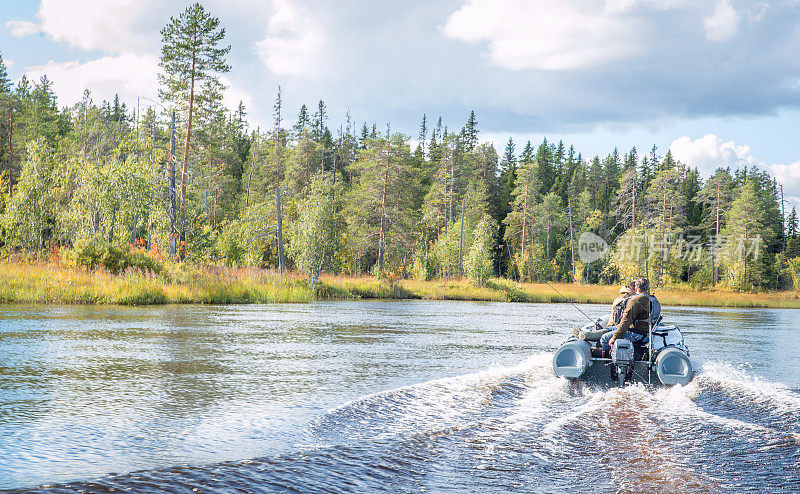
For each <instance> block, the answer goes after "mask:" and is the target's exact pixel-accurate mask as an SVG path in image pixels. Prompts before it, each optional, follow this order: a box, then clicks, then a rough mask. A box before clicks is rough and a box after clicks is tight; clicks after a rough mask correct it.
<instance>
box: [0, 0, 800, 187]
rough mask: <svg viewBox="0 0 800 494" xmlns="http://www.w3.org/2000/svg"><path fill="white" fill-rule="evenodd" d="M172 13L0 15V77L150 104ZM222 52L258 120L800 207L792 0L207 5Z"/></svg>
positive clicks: (46, 8)
mask: <svg viewBox="0 0 800 494" xmlns="http://www.w3.org/2000/svg"><path fill="white" fill-rule="evenodd" d="M187 4H188V2H185V1H177V0H159V1H155V0H105V1H90V0H41V1H5V2H2V3H0V19H3V21H2V24H0V47H2V55H3V57H4V58H5V59H6V60H7V61H8V62H9V65H10V70H9V72H10V73H11V75H12V77H13V78H15V79H17V78H18V77H20V76H21V75H22V74H28V75H29V76H30V77H35V78H38V77H39V76H40V75H41V74H43V73H46V74H47V75H48V77H50V78H51V79H52V80H53V81H54V83H55V88H56V92H57V94H58V96H59V101H60V103H61V104H71V103H74V102H75V101H77V100H78V99H79V98H80V97H81V93H82V92H83V89H84V88H88V89H90V90H91V91H92V93H93V95H94V97H95V98H96V99H103V98H106V99H110V98H112V97H113V95H114V94H115V93H119V94H120V95H121V97H123V99H124V100H125V101H127V102H128V104H129V105H131V104H133V105H135V101H136V96H143V97H149V98H155V95H156V92H157V85H156V73H157V61H158V55H159V43H160V35H159V30H160V29H161V27H162V26H163V25H164V24H165V23H166V22H167V21H168V19H169V17H170V16H173V15H177V14H178V13H179V12H180V11H182V10H183V8H185V7H186V5H187ZM204 4H205V5H206V7H207V8H208V9H209V10H210V11H211V12H212V13H213V14H214V15H216V16H218V17H220V19H221V21H222V23H223V26H225V27H226V29H227V33H228V36H227V41H228V42H229V43H230V44H231V45H232V51H231V54H230V57H229V62H230V64H231V65H232V70H231V72H230V73H229V74H226V76H225V78H226V82H227V84H228V85H229V89H228V94H227V99H226V101H227V103H228V104H229V106H231V107H232V106H234V105H235V104H236V103H237V102H238V101H239V100H243V101H244V102H245V104H246V106H247V108H248V111H249V119H250V120H251V122H252V123H253V125H254V126H256V125H259V124H260V125H268V122H269V121H270V120H271V119H270V113H271V107H272V101H273V99H274V95H275V90H276V87H277V85H278V84H280V85H281V86H282V88H283V94H284V100H285V101H284V102H285V108H286V109H287V113H288V115H287V116H288V117H289V118H290V119H292V118H294V116H295V115H296V114H297V110H298V109H299V107H300V105H301V104H303V103H306V104H308V105H309V106H315V105H316V102H317V101H319V100H320V99H323V100H325V102H326V103H327V106H328V110H329V114H330V123H331V126H335V125H338V123H339V122H341V121H342V120H343V119H344V113H345V111H346V110H347V109H349V110H350V112H351V114H352V116H353V119H354V120H355V121H356V122H359V123H360V122H363V121H365V120H366V121H368V122H373V121H375V122H377V123H378V125H379V127H380V128H385V125H386V123H387V122H390V123H391V126H392V128H393V129H395V130H399V131H403V132H405V133H407V134H409V135H412V136H416V134H417V132H418V130H417V128H418V125H419V120H420V118H421V116H422V114H423V113H425V114H427V115H428V116H429V118H432V119H435V118H436V117H438V116H439V115H441V116H442V117H444V121H445V123H447V124H448V125H450V127H451V128H460V127H461V126H462V125H463V123H464V121H465V120H466V117H467V115H468V113H469V111H470V110H475V112H476V114H477V116H478V121H479V128H480V129H481V135H480V137H482V138H483V139H485V140H491V141H493V142H495V143H496V144H497V145H498V147H502V145H503V144H504V143H505V141H506V140H507V139H508V137H510V136H511V137H513V138H514V139H515V141H517V142H518V143H519V144H518V149H521V147H522V144H523V143H524V141H525V140H527V139H531V140H533V141H534V142H536V141H540V140H541V138H542V137H543V136H545V135H546V136H547V137H548V138H550V139H551V140H558V139H563V140H564V141H565V142H567V143H571V144H574V145H575V146H576V149H577V150H578V151H581V152H582V153H583V154H584V156H592V155H595V154H599V155H603V154H606V153H608V152H609V151H610V150H611V149H612V148H613V147H614V146H617V147H619V148H620V149H621V150H622V151H627V150H628V149H630V148H631V147H632V146H636V147H637V148H638V149H639V151H640V152H644V151H646V150H648V149H649V148H650V147H651V146H652V145H653V144H656V145H657V146H658V147H659V150H660V152H661V153H664V152H666V150H667V149H672V150H673V152H674V153H675V154H676V156H677V157H678V158H680V159H681V160H682V161H684V162H686V163H687V164H690V165H692V166H698V167H699V168H700V169H701V171H703V172H704V173H705V174H707V173H709V172H710V171H711V170H713V169H714V168H716V167H717V166H724V165H733V166H736V165H741V164H755V165H758V166H762V167H764V168H765V169H768V170H770V171H771V172H772V173H774V174H775V175H776V177H777V178H778V179H779V181H781V182H782V183H783V184H784V186H785V188H786V192H787V195H788V196H791V197H792V200H793V201H796V200H797V198H798V197H800V148H798V146H797V145H796V138H795V136H797V135H798V133H800V57H799V56H798V54H800V1H798V0H776V1H741V0H712V1H697V0H561V1H559V2H551V1H542V0H539V1H537V0H527V1H526V0H445V1H421V0H420V1H416V0H412V1H406V2H374V1H369V0H341V1H337V2H313V1H307V0H272V1H264V0H236V1H234V0H227V1H223V0H208V1H206V2H204Z"/></svg>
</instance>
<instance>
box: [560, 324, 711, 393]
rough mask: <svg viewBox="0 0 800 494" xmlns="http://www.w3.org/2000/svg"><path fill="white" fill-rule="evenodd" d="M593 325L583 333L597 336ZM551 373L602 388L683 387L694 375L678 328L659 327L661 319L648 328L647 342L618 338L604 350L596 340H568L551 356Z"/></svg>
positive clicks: (687, 351)
mask: <svg viewBox="0 0 800 494" xmlns="http://www.w3.org/2000/svg"><path fill="white" fill-rule="evenodd" d="M595 324H596V323H591V324H589V325H587V326H586V327H584V328H583V331H584V332H585V333H584V334H586V333H597V332H596V331H592V330H593V329H594V327H595ZM597 339H599V338H597ZM553 372H554V373H555V375H556V376H560V377H565V378H567V379H569V380H574V381H584V382H587V383H589V384H593V385H601V386H625V385H626V384H628V383H636V382H638V383H644V384H650V385H658V386H673V385H675V384H680V385H682V386H685V385H687V384H689V382H691V380H692V378H694V374H695V370H694V369H693V367H692V362H691V360H690V359H689V348H688V347H687V346H686V343H685V342H684V339H683V334H681V331H680V329H678V327H677V326H675V325H667V324H662V323H661V319H660V318H659V320H658V321H657V322H656V323H655V324H653V325H652V326H651V327H650V329H649V338H648V340H647V342H645V343H633V342H631V341H630V340H627V339H619V340H616V341H615V342H614V345H613V346H612V348H611V350H610V351H608V350H606V351H603V349H602V348H601V347H600V342H599V341H594V342H592V341H586V340H583V339H579V338H575V337H570V338H569V339H568V340H567V341H565V342H564V343H563V344H562V345H561V346H560V347H559V348H558V350H556V353H555V355H553Z"/></svg>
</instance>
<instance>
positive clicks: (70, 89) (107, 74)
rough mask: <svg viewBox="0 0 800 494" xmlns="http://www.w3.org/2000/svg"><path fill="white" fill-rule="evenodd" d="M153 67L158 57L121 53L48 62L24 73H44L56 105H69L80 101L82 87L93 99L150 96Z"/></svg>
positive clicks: (153, 89) (154, 89) (153, 91)
mask: <svg viewBox="0 0 800 494" xmlns="http://www.w3.org/2000/svg"><path fill="white" fill-rule="evenodd" d="M157 70H158V59H157V58H156V57H154V56H152V55H141V54H135V53H121V54H119V55H113V56H105V57H102V58H99V59H97V60H92V61H89V62H85V63H81V62H78V61H71V62H53V61H51V62H48V63H47V64H45V65H40V66H36V67H30V68H28V69H27V70H26V74H27V76H28V78H30V79H33V80H38V79H39V78H40V77H41V76H42V75H45V74H46V75H47V77H48V79H50V80H51V81H53V87H54V90H55V93H56V95H57V96H58V102H59V104H61V105H72V104H74V103H77V102H78V101H80V100H81V98H82V96H83V91H84V89H86V88H88V89H89V90H91V91H92V96H93V98H94V99H95V101H98V100H101V99H106V100H111V99H112V98H113V97H114V95H115V94H119V95H120V97H121V98H123V99H124V100H125V101H128V102H131V101H135V100H136V97H137V96H147V97H150V98H154V97H155V95H156V92H157V89H158V81H157V77H156V74H157Z"/></svg>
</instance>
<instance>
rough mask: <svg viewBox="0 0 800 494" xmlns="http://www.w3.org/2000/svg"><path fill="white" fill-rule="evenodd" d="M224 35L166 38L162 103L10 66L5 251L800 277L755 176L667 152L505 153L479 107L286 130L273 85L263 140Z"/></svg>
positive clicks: (187, 21) (196, 9)
mask: <svg viewBox="0 0 800 494" xmlns="http://www.w3.org/2000/svg"><path fill="white" fill-rule="evenodd" d="M218 24H219V23H218V20H216V19H215V18H213V17H211V16H210V14H208V13H207V12H206V11H205V10H204V8H203V7H202V6H200V5H198V4H195V5H193V6H191V7H189V8H188V9H187V10H186V11H185V12H183V13H182V14H180V16H179V17H177V18H172V19H171V20H170V22H169V23H168V24H167V26H166V27H165V28H164V30H163V31H162V36H163V39H162V47H163V48H162V58H161V69H162V76H161V77H160V80H161V85H162V88H161V93H160V99H161V103H159V104H158V105H153V104H151V103H149V101H144V100H142V101H140V102H138V104H137V105H136V107H135V108H132V107H131V106H127V105H126V104H125V103H123V102H120V100H119V98H115V99H114V101H113V102H111V103H109V102H105V101H104V102H102V103H101V104H99V105H98V104H96V103H95V102H94V101H93V100H92V97H91V94H90V93H89V92H88V91H86V92H85V94H84V98H83V100H82V101H81V102H79V103H77V104H76V105H74V106H71V107H64V108H59V107H58V105H57V100H56V96H55V95H54V94H53V90H52V84H51V82H50V81H49V80H48V79H47V77H46V76H43V77H42V78H41V79H40V80H39V81H38V82H33V83H32V82H30V81H28V80H27V79H26V78H25V77H22V79H21V80H20V81H19V82H18V83H17V84H16V85H13V84H12V83H11V81H9V78H8V76H7V71H6V68H5V66H4V65H3V63H2V58H0V141H1V144H0V166H2V175H1V176H0V189H1V190H2V193H0V214H2V216H1V217H2V223H1V224H0V245H1V246H2V247H1V248H2V251H3V253H4V254H5V255H9V254H14V253H18V254H19V253H26V254H27V255H38V256H51V255H53V253H54V252H56V251H57V250H58V249H76V248H82V247H83V246H85V245H86V244H87V243H105V244H116V245H117V246H128V245H130V246H131V247H130V248H132V249H138V250H142V251H147V252H148V253H149V254H150V255H152V256H159V257H171V258H175V259H189V260H193V261H196V262H200V263H225V264H228V265H253V266H259V267H263V268H275V269H278V270H281V271H283V270H285V269H296V270H301V271H303V272H307V273H309V282H310V283H311V284H312V285H313V284H315V283H316V280H317V278H318V277H319V275H320V273H321V272H330V273H336V274H339V273H344V274H354V275H355V274H363V273H373V274H375V275H377V276H383V277H389V278H403V277H416V278H421V279H431V278H437V277H461V276H465V277H471V278H475V279H477V280H481V281H483V280H485V279H487V278H488V277H491V276H501V277H509V278H513V279H518V280H523V281H535V280H538V281H542V280H548V281H583V282H589V283H596V282H604V283H613V282H619V281H621V280H627V279H629V278H631V277H633V276H635V275H647V276H649V277H650V278H651V279H652V280H653V283H654V284H655V285H666V284H680V283H686V284H690V285H692V286H696V287H705V286H711V285H714V284H723V285H726V286H729V287H733V288H738V289H753V288H787V287H789V286H791V285H792V283H793V280H797V279H798V273H799V272H800V260H798V255H800V240H798V221H797V213H796V211H795V210H794V208H793V209H792V210H791V211H784V210H783V205H782V192H781V190H780V187H779V185H778V184H777V183H776V181H775V179H774V178H773V177H771V176H770V175H769V174H768V173H767V172H765V171H763V170H761V169H758V168H755V167H753V168H740V169H736V170H731V169H729V168H726V169H719V170H717V171H716V172H715V173H714V174H713V175H712V176H711V177H709V178H707V179H705V180H703V179H702V178H701V177H700V175H699V173H698V170H697V168H692V167H691V164H690V163H681V162H678V161H676V160H675V159H674V158H673V157H672V155H671V153H670V152H667V153H666V154H665V155H663V156H662V155H660V154H659V153H658V150H657V149H656V147H655V146H654V147H653V148H652V149H650V150H648V151H647V152H646V153H640V152H639V151H638V150H637V149H636V148H633V149H631V150H629V151H628V152H625V153H620V152H619V151H618V150H617V149H614V150H613V151H612V152H611V153H610V154H608V155H607V156H605V157H598V156H595V157H592V158H586V157H584V156H582V155H581V154H580V153H579V152H577V151H576V150H575V149H574V148H573V147H572V146H568V145H566V144H564V143H563V142H561V141H559V142H550V141H548V140H547V139H545V140H544V141H542V142H541V143H539V144H538V145H534V144H532V143H531V142H530V141H528V142H526V143H524V144H523V143H515V142H514V141H513V140H512V139H509V140H508V143H507V144H506V146H505V149H503V150H502V152H501V153H498V151H497V150H496V149H495V148H494V147H493V146H492V145H491V144H489V143H485V142H481V141H480V139H479V130H478V122H477V118H476V115H475V113H474V112H470V113H469V115H468V118H467V119H466V123H465V124H464V125H463V126H458V127H455V128H451V127H448V126H447V125H446V124H445V123H444V122H443V121H442V119H441V118H438V119H435V120H433V121H432V120H430V119H429V118H428V117H427V116H423V117H422V121H421V124H420V128H419V134H418V135H417V136H414V137H415V139H414V141H415V142H417V143H418V144H417V145H416V147H415V148H412V147H411V144H410V143H411V138H410V137H409V136H407V135H403V134H400V133H396V132H392V130H391V129H390V128H389V126H388V125H387V126H386V127H383V126H381V127H380V128H379V127H378V126H377V125H376V124H374V123H372V124H367V123H363V124H362V125H358V124H356V123H355V122H354V121H353V120H352V119H351V118H350V116H349V113H348V115H347V118H346V120H345V121H344V122H341V123H340V124H336V125H334V124H331V123H330V122H329V121H328V117H327V108H326V106H325V104H324V103H323V102H322V101H320V102H319V103H318V105H316V106H315V107H314V108H313V109H312V110H310V109H309V108H307V107H306V106H305V105H303V107H302V108H301V109H300V111H299V115H298V116H297V118H296V120H295V121H294V122H293V123H292V124H291V126H290V125H287V124H286V120H285V116H284V113H285V112H284V108H283V105H282V100H281V94H280V88H278V93H277V97H276V99H275V102H274V109H275V111H274V115H275V119H274V124H273V125H272V128H271V129H269V130H266V129H261V130H254V129H251V128H250V127H249V126H248V123H247V120H246V116H247V115H246V109H245V107H244V105H243V104H241V103H240V104H239V106H238V108H236V109H235V111H233V112H231V111H230V110H229V109H227V108H225V107H224V105H223V104H222V92H223V91H224V86H222V85H221V84H220V82H219V80H218V78H217V77H216V75H215V74H218V73H222V72H225V71H227V70H228V67H227V65H226V64H225V60H224V57H225V55H226V54H227V50H228V49H229V47H224V46H221V45H220V43H221V42H222V41H223V39H224V34H225V33H224V29H221V28H219V26H218ZM198 26H200V27H198ZM191 29H201V30H202V29H205V30H206V32H205V35H204V36H199V37H198V39H199V41H198V43H201V44H198V45H197V46H196V47H194V48H192V47H191V46H189V47H188V48H187V44H186V43H185V42H183V41H185V39H186V38H185V37H181V36H182V34H181V33H185V32H188V31H189V30H191ZM181 40H183V41H181ZM202 43H204V44H202ZM191 57H194V59H195V60H196V62H197V63H196V64H189V63H185V62H186V61H187V60H189V59H192V58H191ZM203 57H205V58H203ZM195 66H196V68H195ZM192 70H195V72H192ZM188 81H191V83H190V82H188ZM137 109H141V111H137ZM331 129H333V130H331ZM518 144H519V145H518ZM584 232H592V233H594V234H596V235H597V236H599V237H601V238H602V239H605V240H606V241H607V242H608V243H609V245H610V250H609V251H608V252H607V253H606V255H605V256H604V257H602V258H601V259H599V260H597V261H596V262H591V263H589V262H588V261H587V262H584V261H585V260H586V259H585V258H584V256H581V252H580V247H581V246H580V245H579V238H580V236H581V233H584ZM634 247H635V248H634ZM582 259H583V260H582Z"/></svg>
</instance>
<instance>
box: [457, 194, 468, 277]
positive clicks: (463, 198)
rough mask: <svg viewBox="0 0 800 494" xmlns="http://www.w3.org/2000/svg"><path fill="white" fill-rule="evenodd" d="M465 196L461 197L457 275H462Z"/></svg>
mask: <svg viewBox="0 0 800 494" xmlns="http://www.w3.org/2000/svg"><path fill="white" fill-rule="evenodd" d="M465 200H466V196H464V197H462V198H461V236H460V237H459V239H458V277H459V278H461V277H462V276H464V265H463V260H464V201H465Z"/></svg>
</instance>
